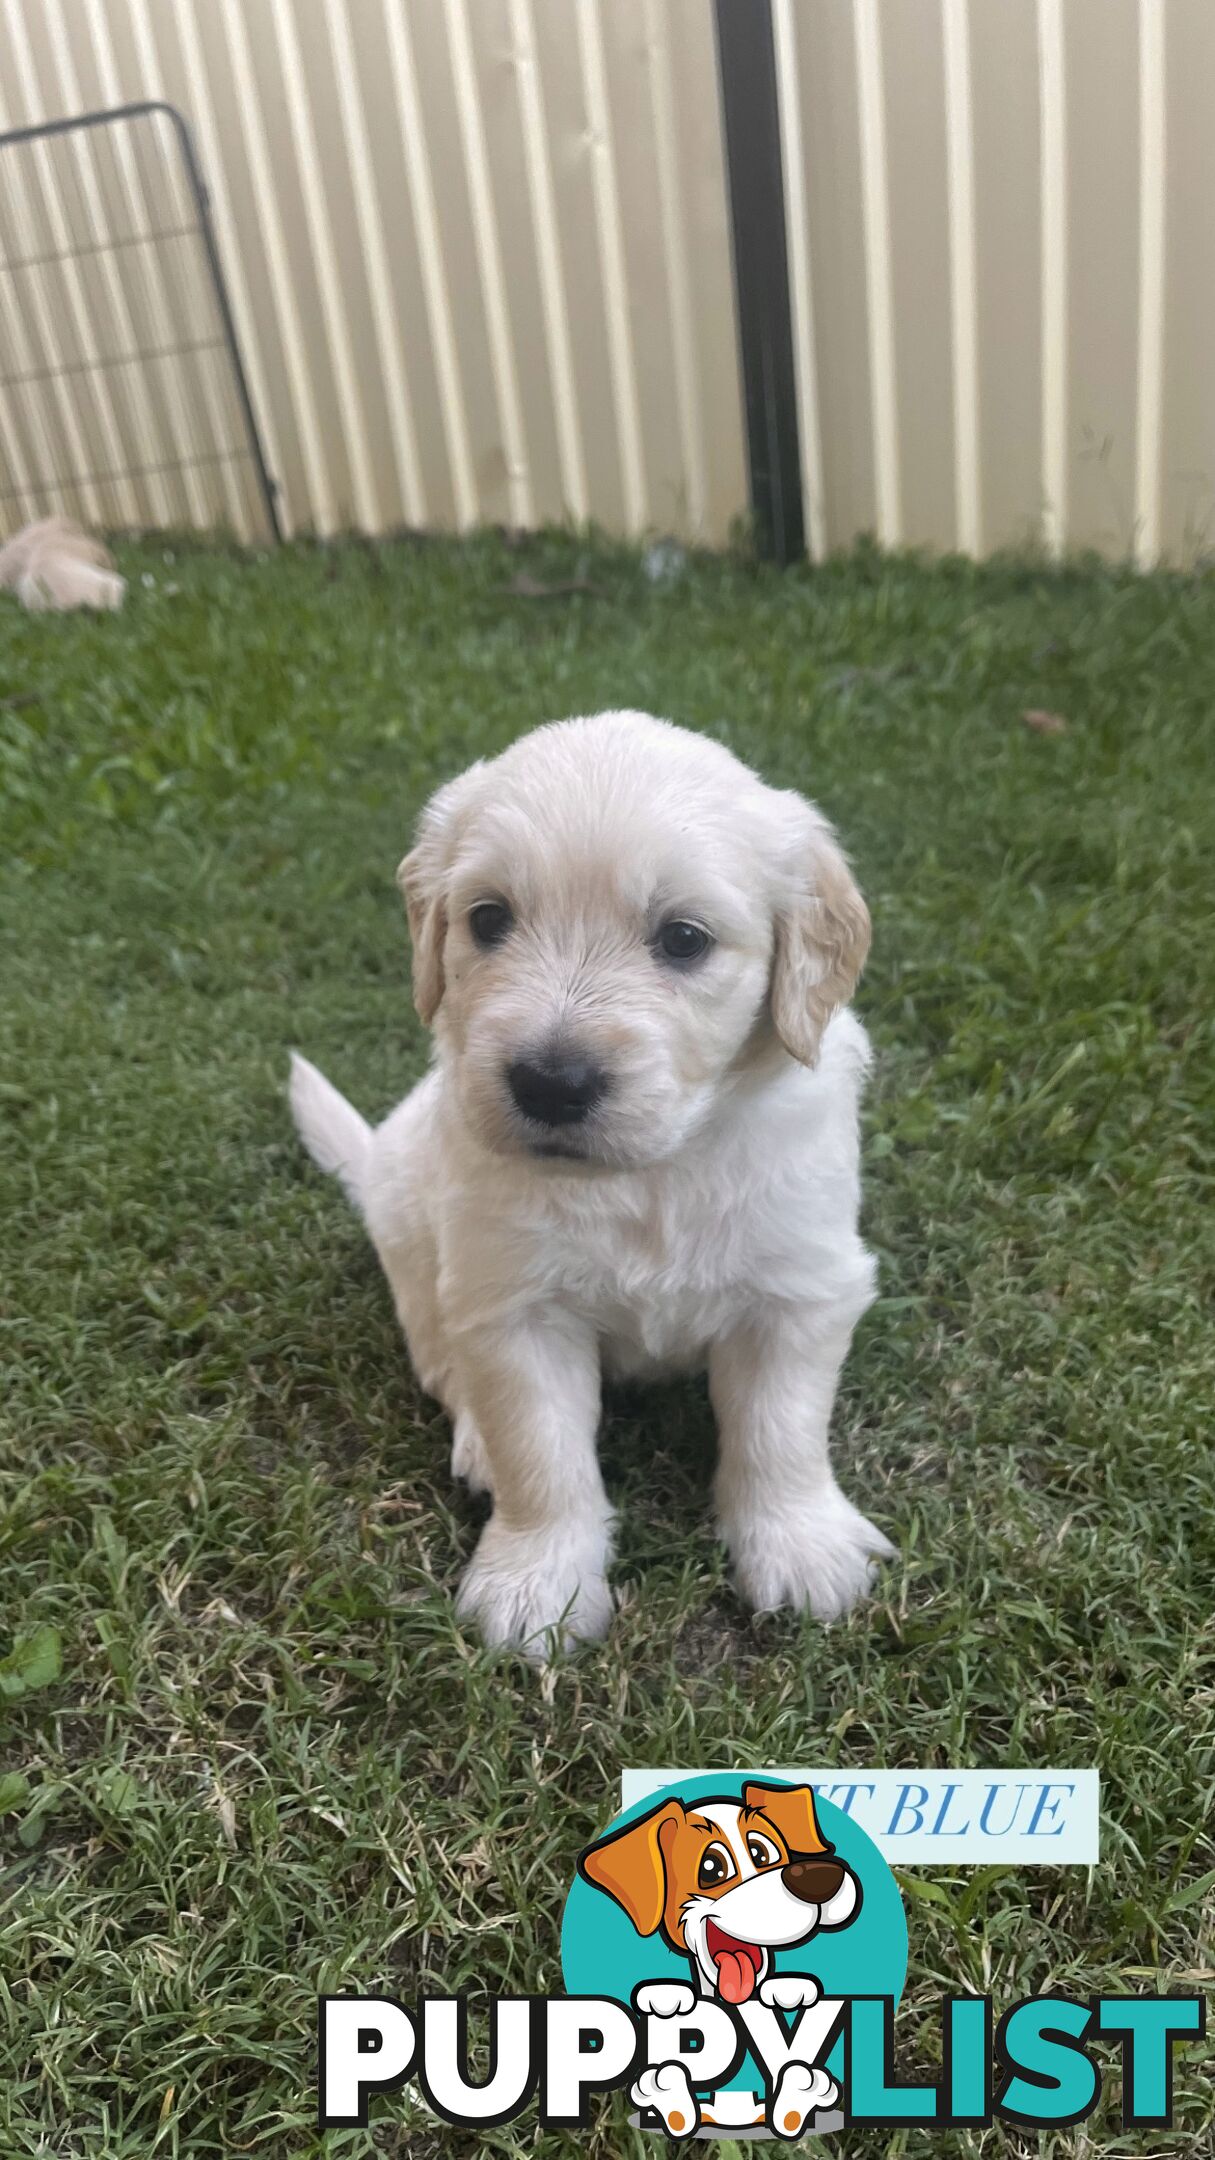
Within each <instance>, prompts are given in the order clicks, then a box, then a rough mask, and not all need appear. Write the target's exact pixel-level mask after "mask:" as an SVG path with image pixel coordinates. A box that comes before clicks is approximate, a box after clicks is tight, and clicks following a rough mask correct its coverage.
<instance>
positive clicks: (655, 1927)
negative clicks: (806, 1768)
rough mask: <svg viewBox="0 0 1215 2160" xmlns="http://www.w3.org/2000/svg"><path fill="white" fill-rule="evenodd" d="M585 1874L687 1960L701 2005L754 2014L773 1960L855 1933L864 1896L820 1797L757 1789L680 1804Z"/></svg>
mask: <svg viewBox="0 0 1215 2160" xmlns="http://www.w3.org/2000/svg"><path fill="white" fill-rule="evenodd" d="M578 1870H579V1873H580V1874H581V1875H582V1876H583V1877H584V1878H585V1879H586V1881H587V1882H589V1883H592V1884H593V1885H594V1886H595V1888H596V1889H598V1890H605V1891H606V1892H607V1895H608V1896H609V1897H610V1898H613V1899H614V1900H615V1902H616V1904H617V1905H619V1906H620V1907H621V1909H622V1911H624V1912H626V1913H627V1914H628V1916H629V1919H630V1920H631V1921H632V1923H633V1926H634V1927H635V1928H636V1930H637V1932H638V1934H639V1935H661V1937H662V1940H663V1941H664V1942H665V1943H667V1944H668V1945H669V1947H670V1948H671V1949H672V1950H678V1951H680V1952H681V1953H682V1955H683V1956H684V1957H686V1958H687V1959H688V1961H689V1963H690V1965H691V1968H692V1982H693V1985H694V1987H695V1989H696V1991H697V1993H698V1994H700V1995H713V1996H716V1997H717V1998H718V1999H719V2000H721V2001H722V2002H727V2003H735V2004H737V2003H745V2002H748V2001H749V2000H750V1998H751V1996H752V1995H753V1994H754V1993H755V1991H756V1989H757V1988H759V1987H760V1986H761V1984H762V1983H763V1982H764V1981H766V1980H767V1979H768V1978H769V1977H770V1976H771V1973H772V1969H773V1964H772V1953H773V1951H774V1950H778V1949H787V1948H789V1947H791V1946H792V1945H793V1944H795V1943H804V1942H808V1941H809V1940H810V1937H811V1936H812V1935H816V1934H817V1933H818V1931H819V1929H820V1928H838V1927H846V1926H847V1925H848V1923H849V1921H851V1920H854V1919H855V1918H856V1915H857V1913H858V1912H859V1911H860V1907H861V1886H860V1884H859V1882H858V1881H857V1879H856V1876H855V1875H854V1874H853V1872H852V1869H851V1868H850V1867H848V1866H846V1865H845V1863H844V1862H843V1861H842V1860H838V1859H837V1858H836V1856H835V1852H834V1848H833V1847H832V1846H830V1845H828V1844H827V1843H826V1841H825V1839H824V1838H823V1835H822V1832H821V1831H820V1829H819V1826H818V1818H817V1816H816V1814H815V1811H814V1794H813V1791H812V1789H811V1787H810V1786H809V1785H788V1786H785V1785H747V1786H744V1788H743V1797H742V1801H741V1802H739V1801H737V1800H704V1801H701V1802H699V1803H698V1805H697V1806H696V1807H693V1808H689V1807H685V1806H684V1803H683V1802H682V1800H668V1801H666V1802H665V1803H663V1805H661V1806H659V1807H656V1808H652V1809H651V1810H650V1813H649V1814H648V1815H642V1816H640V1817H639V1818H638V1820H637V1821H636V1822H631V1823H628V1824H626V1826H625V1828H624V1829H623V1830H613V1831H610V1832H609V1834H608V1836H607V1837H604V1838H600V1839H599V1841H598V1843H597V1844H594V1845H591V1846H588V1848H587V1850H586V1851H585V1852H584V1853H583V1855H582V1857H581V1859H580V1860H579V1862H578Z"/></svg>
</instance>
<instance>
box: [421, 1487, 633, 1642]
mask: <svg viewBox="0 0 1215 2160" xmlns="http://www.w3.org/2000/svg"><path fill="white" fill-rule="evenodd" d="M607 1559H608V1526H607V1524H606V1523H599V1522H593V1523H559V1524H557V1525H556V1526H555V1527H553V1528H552V1529H544V1530H512V1529H508V1528H507V1527H506V1525H505V1524H503V1523H500V1522H499V1521H498V1520H497V1518H496V1517H491V1519H490V1521H489V1522H487V1523H486V1525H485V1528H484V1530H483V1531H482V1532H481V1540H480V1543H479V1544H478V1546H477V1549H476V1552H475V1553H474V1554H473V1557H472V1561H471V1563H470V1565H469V1568H468V1571H467V1573H466V1574H465V1577H464V1580H463V1582H462V1583H461V1585H460V1593H459V1596H458V1598H457V1600H456V1609H457V1611H458V1612H459V1614H460V1617H461V1618H462V1619H465V1620H473V1621H475V1622H476V1624H477V1626H478V1627H479V1628H480V1630H481V1633H482V1635H483V1636H484V1638H485V1641H486V1642H487V1643H489V1644H490V1645H491V1646H492V1645H499V1644H504V1645H509V1646H510V1647H511V1648H513V1649H517V1650H522V1651H524V1652H525V1653H526V1655H527V1656H528V1657H530V1658H532V1659H534V1660H535V1661H536V1662H537V1663H538V1664H542V1663H543V1662H544V1659H545V1657H546V1655H547V1654H548V1648H549V1642H550V1639H551V1638H553V1637H554V1636H555V1639H556V1640H557V1642H558V1643H559V1644H560V1646H561V1648H562V1649H566V1650H568V1649H571V1648H572V1646H573V1645H574V1644H575V1643H576V1642H597V1641H598V1639H599V1637H600V1636H601V1635H606V1634H607V1631H608V1626H609V1624H610V1622H611V1618H612V1593H611V1591H610V1590H609V1589H608V1585H607V1576H606V1574H605V1569H606V1567H607Z"/></svg>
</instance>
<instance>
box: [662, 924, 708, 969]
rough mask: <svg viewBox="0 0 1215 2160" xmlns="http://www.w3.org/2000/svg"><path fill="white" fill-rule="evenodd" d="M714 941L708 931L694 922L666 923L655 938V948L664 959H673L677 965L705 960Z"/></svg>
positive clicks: (684, 965) (683, 965)
mask: <svg viewBox="0 0 1215 2160" xmlns="http://www.w3.org/2000/svg"><path fill="white" fill-rule="evenodd" d="M712 943H713V940H712V938H711V937H710V936H709V933H708V931H707V930H702V929H701V926H700V924H699V923H694V922H668V923H664V924H663V926H662V928H661V930H660V931H659V933H658V936H657V937H656V938H655V940H654V946H655V950H656V951H657V952H658V953H659V954H661V956H662V958H663V959H664V960H673V961H674V962H675V964H676V966H677V967H687V966H688V965H689V964H690V962H692V961H693V960H703V958H704V956H705V954H706V953H707V952H708V950H709V947H710V945H711V944H712Z"/></svg>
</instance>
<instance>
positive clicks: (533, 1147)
mask: <svg viewBox="0 0 1215 2160" xmlns="http://www.w3.org/2000/svg"><path fill="white" fill-rule="evenodd" d="M398 876H399V880H400V883H401V886H402V889H403V891H404V895H405V902H406V906H407V908H408V912H409V924H410V931H411V935H412V938H413V952H414V968H413V976H414V996H415V1000H416V1003H417V1007H418V1011H419V1013H420V1014H421V1016H422V1019H423V1020H424V1021H425V1022H426V1023H427V1025H433V1026H434V1028H435V1031H436V1034H437V1036H438V1039H439V1042H440V1046H441V1050H442V1053H443V1055H444V1058H445V1060H446V1062H447V1064H448V1067H449V1069H450V1071H451V1072H452V1074H453V1077H454V1081H455V1085H456V1089H457V1093H458V1096H459V1100H460V1104H461V1108H462V1110H463V1112H464V1116H465V1118H466V1120H467V1122H468V1124H469V1125H470V1127H471V1128H472V1130H473V1131H474V1132H475V1133H476V1135H477V1136H478V1137H479V1138H480V1139H481V1141H482V1142H483V1143H484V1144H485V1145H486V1146H488V1147H490V1148H492V1149H494V1150H495V1151H497V1152H500V1153H507V1154H529V1155H533V1156H538V1157H554V1158H557V1159H558V1160H559V1161H561V1162H563V1163H565V1164H566V1165H567V1166H568V1165H569V1164H570V1163H575V1164H582V1165H589V1166H597V1167H600V1168H624V1169H633V1168H638V1167H640V1166H642V1165H644V1164H646V1163H650V1162H655V1161H660V1160H662V1159H663V1158H664V1157H666V1156H668V1155H671V1154H673V1153H674V1152H675V1151H676V1150H677V1149H678V1148H679V1147H680V1145H681V1144H682V1142H683V1141H684V1140H685V1139H686V1138H687V1137H688V1136H689V1134H690V1133H691V1132H693V1131H694V1130H695V1129H696V1127H697V1126H698V1125H699V1124H701V1123H702V1122H703V1121H704V1119H705V1118H706V1116H707V1115H708V1114H709V1113H710V1111H711V1110H712V1107H713V1105H714V1103H715V1101H717V1100H718V1099H719V1098H720V1097H721V1095H722V1093H723V1091H725V1090H726V1089H728V1088H729V1087H730V1086H731V1085H732V1084H733V1083H734V1082H735V1081H736V1080H737V1078H738V1077H739V1076H740V1074H742V1073H744V1072H745V1071H747V1070H748V1069H750V1068H751V1067H753V1066H754V1063H755V1061H756V1060H757V1059H758V1058H760V1057H762V1056H763V1055H765V1054H771V1051H772V1048H773V1046H774V1045H775V1044H777V1043H779V1044H780V1045H782V1046H783V1048H784V1050H785V1051H787V1052H788V1054H789V1055H790V1056H792V1057H795V1058H797V1059H799V1060H800V1061H801V1062H802V1063H803V1064H807V1065H812V1064H813V1063H814V1062H815V1059H816V1058H817V1056H818V1049H819V1043H820V1039H821V1036H822V1032H823V1029H824V1027H825V1026H826V1024H827V1021H828V1020H829V1019H830V1017H831V1014H832V1013H833V1012H834V1011H835V1010H836V1008H837V1007H838V1006H840V1005H842V1004H844V1003H845V1002H846V1001H847V999H848V998H849V997H850V996H851V993H852V988H853V985H854V983H855V981H856V978H857V975H858V974H859V972H860V968H861V965H862V963H863V961H864V958H865V953H866V951H867V948H868V943H869V917H868V913H867V911H866V908H865V904H864V901H863V900H862V899H861V896H860V894H859V892H858V891H857V888H856V886H855V884H854V883H853V880H852V877H851V875H850V873H849V870H848V867H847V864H846V863H845V861H844V858H843V856H842V855H841V853H840V851H839V849H838V847H837V846H836V844H835V841H834V839H833V837H832V834H831V831H830V828H829V826H828V825H827V823H826V821H825V820H824V819H823V818H822V817H821V816H820V815H819V813H818V812H817V811H816V810H815V809H814V808H813V806H812V805H811V804H809V803H807V802H805V801H803V799H802V797H801V796H799V795H794V794H789V793H784V792H782V791H780V790H777V789H775V788H770V787H766V786H765V785H764V784H763V782H762V781H761V780H759V779H758V778H757V777H756V776H755V774H754V773H752V772H750V771H749V770H748V769H747V767H746V766H744V765H741V764H740V763H739V762H738V760H737V759H736V758H734V757H732V756H731V754H730V752H729V751H728V750H725V749H723V748H722V746H721V745H720V744H718V743H714V742H710V741H708V740H707V739H706V738H705V737H703V736H699V735H693V734H690V733H688V732H687V731H685V730H684V729H682V728H676V727H672V726H670V725H669V724H668V723H667V722H665V721H661V720H653V719H651V718H650V717H649V716H648V715H646V714H644V713H603V714H600V715H599V716H598V717H597V718H594V719H587V720H565V721H561V722H558V723H556V724H555V725H552V726H549V727H542V728H537V729H536V730H535V732H534V733H532V734H530V735H526V736H524V737H522V738H521V740H520V741H518V742H516V743H515V744H513V745H512V747H511V748H510V749H509V750H507V751H505V752H503V754H502V755H501V756H500V757H498V758H495V759H494V760H493V761H492V762H490V763H481V764H477V765H474V766H472V767H471V768H470V770H469V771H468V772H466V773H463V774H462V775H461V776H460V778H459V779H458V780H454V781H452V782H451V783H450V784H449V785H448V786H447V787H444V788H441V789H440V790H439V792H438V794H437V795H436V796H435V797H434V798H433V800H432V801H431V803H430V804H429V806H428V807H427V809H426V811H425V813H424V815H423V818H422V822H421V826H420V829H419V833H418V838H417V843H416V845H415V846H414V848H413V849H412V851H411V853H410V854H409V855H407V856H406V858H405V860H404V862H403V863H402V865H401V868H400V871H399V873H398Z"/></svg>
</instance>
